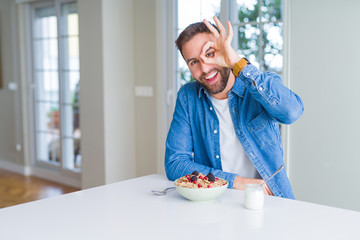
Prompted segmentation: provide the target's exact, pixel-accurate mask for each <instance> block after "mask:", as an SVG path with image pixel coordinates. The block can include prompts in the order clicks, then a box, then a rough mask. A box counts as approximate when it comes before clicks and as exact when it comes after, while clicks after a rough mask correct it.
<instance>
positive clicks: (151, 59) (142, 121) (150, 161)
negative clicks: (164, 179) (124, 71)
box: [133, 0, 165, 176]
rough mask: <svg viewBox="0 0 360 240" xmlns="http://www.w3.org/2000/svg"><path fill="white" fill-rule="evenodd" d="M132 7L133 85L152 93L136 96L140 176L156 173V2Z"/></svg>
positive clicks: (141, 1)
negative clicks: (145, 87)
mask: <svg viewBox="0 0 360 240" xmlns="http://www.w3.org/2000/svg"><path fill="white" fill-rule="evenodd" d="M134 9H135V11H134V22H133V24H134V46H135V49H134V57H135V65H134V74H135V84H136V86H148V87H152V88H153V93H154V96H153V97H141V96H138V97H136V99H135V124H136V130H135V139H136V164H137V169H136V170H137V176H143V175H147V174H152V173H156V172H157V161H156V159H157V135H158V134H159V130H158V129H157V106H156V104H157V102H156V99H157V97H159V96H158V95H157V94H156V93H157V88H156V82H157V54H158V51H157V49H156V46H157V43H156V1H155V0H146V1H145V0H137V1H134ZM164 144H165V143H164ZM159 157H161V156H159Z"/></svg>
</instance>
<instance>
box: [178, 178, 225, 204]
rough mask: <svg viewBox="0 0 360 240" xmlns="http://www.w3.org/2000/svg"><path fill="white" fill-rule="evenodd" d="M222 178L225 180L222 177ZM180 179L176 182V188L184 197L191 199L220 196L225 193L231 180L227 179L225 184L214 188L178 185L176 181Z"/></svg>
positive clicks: (200, 199)
mask: <svg viewBox="0 0 360 240" xmlns="http://www.w3.org/2000/svg"><path fill="white" fill-rule="evenodd" d="M220 180H224V179H221V178H220ZM177 181H179V179H177V180H176V181H175V182H174V185H175V188H176V190H177V191H178V193H179V194H180V195H181V196H183V197H184V198H186V199H188V200H191V201H211V200H214V199H216V198H217V197H219V196H220V195H221V194H223V193H224V192H225V191H226V189H227V187H228V185H229V182H228V181H226V180H225V181H226V184H225V185H222V186H219V187H213V188H187V187H180V186H178V185H176V182H177Z"/></svg>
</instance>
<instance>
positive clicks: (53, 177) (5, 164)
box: [0, 159, 81, 188]
mask: <svg viewBox="0 0 360 240" xmlns="http://www.w3.org/2000/svg"><path fill="white" fill-rule="evenodd" d="M0 168H1V169H4V170H6V171H9V172H13V173H18V174H21V175H24V176H35V177H38V178H42V179H46V180H49V181H52V182H57V183H61V184H64V185H68V186H72V187H77V188H81V180H80V179H77V178H74V177H68V176H63V175H61V174H59V173H58V172H53V171H49V170H45V169H42V168H39V167H30V166H23V165H19V164H16V163H12V162H9V161H6V160H3V159H0Z"/></svg>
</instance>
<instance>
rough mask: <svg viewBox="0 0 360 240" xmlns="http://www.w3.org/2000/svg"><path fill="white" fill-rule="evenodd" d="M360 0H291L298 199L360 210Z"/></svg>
mask: <svg viewBox="0 0 360 240" xmlns="http://www.w3.org/2000/svg"><path fill="white" fill-rule="evenodd" d="M359 10H360V2H359V1H356V0H344V1H327V0H321V1H320V0H319V1H311V0H293V1H291V13H290V17H291V26H290V29H291V36H290V38H291V42H290V48H291V53H290V54H291V66H290V83H291V88H292V89H293V90H295V91H296V92H297V93H299V95H300V96H301V97H302V99H303V101H304V104H305V112H304V115H303V116H302V117H301V118H300V119H299V120H298V122H296V123H295V124H294V125H293V126H292V127H291V130H290V178H291V182H292V185H293V187H294V191H295V195H296V197H297V199H299V200H305V201H310V202H316V203H320V204H326V205H330V206H335V207H342V208H348V209H353V210H360V204H359V203H360V191H358V189H359V187H358V183H357V182H358V172H359V169H360V161H359V153H358V149H359V146H360V145H359V139H358V138H359V135H360V127H359V122H360V110H359V109H360V108H359V105H360V98H359V93H358V89H359V88H360V81H359V80H360V79H359V74H358V68H359V65H360V59H359V55H360V45H359V43H360V32H359V31H358V26H359V25H360V15H359Z"/></svg>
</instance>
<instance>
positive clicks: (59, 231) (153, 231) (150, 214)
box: [0, 175, 360, 240]
mask: <svg viewBox="0 0 360 240" xmlns="http://www.w3.org/2000/svg"><path fill="white" fill-rule="evenodd" d="M172 184H173V183H172V182H171V181H168V180H167V179H166V177H164V176H161V175H149V176H145V177H141V178H135V179H131V180H128V181H122V182H118V183H114V184H109V185H105V186H101V187H97V188H92V189H87V190H84V191H79V192H75V193H70V194H66V195H62V196H58V197H54V198H48V199H44V200H39V201H35V202H30V203H26V204H21V205H17V206H14V207H9V208H3V209H0V239H1V240H8V239H9V240H15V239H36V240H42V239H46V240H54V239H170V240H172V239H181V240H184V239H187V240H192V239H196V240H198V239H201V240H208V239H346V240H348V239H360V212H356V211H349V210H343V209H338V208H333V207H326V206H322V205H317V204H311V203H306V202H301V201H295V200H288V199H281V198H277V197H270V196H266V197H265V206H264V209H262V210H248V209H245V208H244V206H243V201H244V200H243V195H244V192H243V191H238V190H231V189H227V191H226V192H225V193H224V194H223V195H222V196H221V197H219V198H218V199H217V200H215V201H212V202H191V201H188V200H186V199H184V198H183V197H181V196H180V195H179V194H178V193H177V192H176V190H173V191H171V192H169V193H168V194H167V195H166V196H155V195H153V194H152V193H151V192H150V191H151V189H163V188H165V187H168V186H172Z"/></svg>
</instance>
